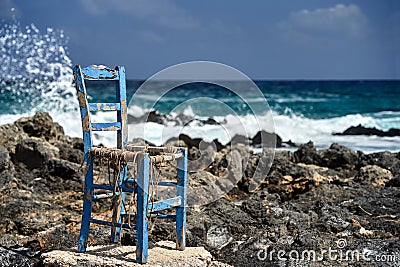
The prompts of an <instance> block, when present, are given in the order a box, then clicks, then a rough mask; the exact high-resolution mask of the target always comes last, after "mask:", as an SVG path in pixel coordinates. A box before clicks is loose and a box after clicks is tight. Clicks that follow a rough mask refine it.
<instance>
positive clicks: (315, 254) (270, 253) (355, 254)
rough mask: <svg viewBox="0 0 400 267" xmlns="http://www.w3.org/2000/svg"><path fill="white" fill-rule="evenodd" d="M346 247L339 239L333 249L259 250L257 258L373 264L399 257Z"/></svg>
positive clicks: (343, 240) (262, 259)
mask: <svg viewBox="0 0 400 267" xmlns="http://www.w3.org/2000/svg"><path fill="white" fill-rule="evenodd" d="M347 246H348V244H347V241H346V240H345V239H339V240H337V241H336V242H335V247H334V248H332V247H328V249H319V250H314V249H305V250H302V251H299V250H295V249H293V250H290V251H286V250H283V249H281V250H275V249H270V248H269V247H268V248H266V249H261V250H259V251H258V252H257V258H258V260H260V261H271V262H274V261H296V262H298V261H303V262H310V261H311V262H315V261H337V262H359V261H369V262H370V261H375V262H398V261H399V260H400V256H399V255H398V254H378V253H374V252H373V251H372V250H369V249H366V248H365V249H363V250H361V251H360V250H358V249H355V250H351V249H346V247H347Z"/></svg>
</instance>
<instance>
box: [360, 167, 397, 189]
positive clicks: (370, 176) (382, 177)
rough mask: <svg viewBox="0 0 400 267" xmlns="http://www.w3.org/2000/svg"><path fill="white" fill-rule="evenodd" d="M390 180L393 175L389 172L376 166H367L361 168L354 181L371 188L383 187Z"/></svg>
mask: <svg viewBox="0 0 400 267" xmlns="http://www.w3.org/2000/svg"><path fill="white" fill-rule="evenodd" d="M392 179H393V174H392V173H391V172H390V171H388V170H386V169H383V168H381V167H379V166H376V165H367V166H364V167H361V169H360V173H359V175H357V176H356V178H355V181H357V182H361V183H362V184H371V185H373V186H385V185H386V184H387V183H388V182H389V181H390V180H392Z"/></svg>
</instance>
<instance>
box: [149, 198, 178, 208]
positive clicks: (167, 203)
mask: <svg viewBox="0 0 400 267" xmlns="http://www.w3.org/2000/svg"><path fill="white" fill-rule="evenodd" d="M181 203H182V198H181V197H180V196H177V197H174V198H169V199H165V200H160V201H157V202H153V203H149V205H148V207H147V209H148V210H149V211H152V212H156V211H160V210H167V209H171V208H175V207H177V206H180V205H181Z"/></svg>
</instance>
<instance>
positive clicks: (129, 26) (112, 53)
mask: <svg viewBox="0 0 400 267" xmlns="http://www.w3.org/2000/svg"><path fill="white" fill-rule="evenodd" d="M12 8H13V9H14V11H13V12H11V9H12ZM13 15H14V16H16V18H17V20H18V21H19V22H20V23H21V24H22V25H30V24H32V23H33V24H34V25H36V27H37V28H39V30H40V31H46V29H47V28H53V29H62V30H63V31H64V33H65V35H66V36H68V38H69V41H68V53H69V57H70V58H71V59H72V62H73V64H80V65H82V66H88V65H92V64H103V65H107V66H110V67H114V66H116V65H123V66H125V68H126V72H127V77H128V78H131V79H146V78H148V77H150V76H151V75H153V74H155V73H156V72H158V71H160V70H162V69H164V68H166V67H169V66H172V65H174V64H178V63H183V62H188V61H194V60H208V61H215V62H220V63H224V64H227V65H229V66H231V67H234V68H236V69H238V70H240V71H242V72H243V73H245V74H246V75H248V76H249V77H250V78H252V79H266V80H286V79H290V80H291V79H296V80H298V79H301V80H309V79H400V1H398V0H353V1H346V0H342V1H334V0H318V1H317V0H296V1H293V0H279V1H276V0H263V1H261V0H259V1H209V0H204V1H173V0H154V1H147V0H119V1H112V0H68V1H64V0H39V1H27V0H25V1H24V0H0V20H1V21H2V22H1V23H5V22H7V21H9V20H10V19H11V18H12V16H13ZM0 37H1V36H0Z"/></svg>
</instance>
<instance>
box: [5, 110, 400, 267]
mask: <svg viewBox="0 0 400 267" xmlns="http://www.w3.org/2000/svg"><path fill="white" fill-rule="evenodd" d="M266 134H268V133H259V135H260V136H261V135H266ZM185 138H186V139H184V138H181V141H179V142H180V144H181V145H183V143H182V142H184V143H185V144H186V145H187V146H188V147H189V148H190V150H189V156H190V159H191V160H194V159H198V158H200V157H201V155H200V152H199V151H200V149H199V147H200V146H201V143H202V142H201V140H194V139H191V138H190V137H185ZM275 138H277V140H279V139H278V136H276V137H275ZM248 141H250V142H254V143H252V144H254V145H257V143H256V141H257V138H256V137H254V138H253V139H252V140H248ZM170 142H173V140H170ZM280 142H281V141H280ZM260 145H262V144H260ZM234 149H237V148H234V147H230V146H227V147H225V146H223V145H221V146H219V147H218V148H217V149H216V150H217V151H218V152H216V154H215V157H214V158H213V159H211V162H210V165H209V166H208V167H207V166H206V167H207V168H205V169H204V171H201V172H199V173H197V174H196V173H191V174H190V177H189V179H190V180H191V181H192V182H191V186H193V185H194V183H195V182H199V183H201V182H207V181H210V180H212V179H214V180H215V179H219V178H221V177H222V176H223V175H224V172H223V171H222V169H223V167H224V166H226V165H227V164H230V163H232V162H233V161H234V159H233V158H229V157H227V156H226V155H228V154H229V153H230V152H231V151H232V150H234ZM241 149H242V150H246V151H245V152H246V155H248V157H249V160H248V164H247V165H246V166H238V168H239V169H241V172H240V173H241V175H242V177H241V178H240V179H239V183H238V184H237V186H235V187H234V188H233V189H232V190H231V191H230V192H229V193H228V194H225V195H224V197H222V198H220V199H218V200H216V201H214V202H212V203H210V204H207V205H205V206H200V207H197V208H190V209H189V210H188V218H187V224H188V232H187V245H188V246H190V247H204V248H205V249H206V250H207V251H209V252H210V253H211V255H212V260H209V259H208V260H205V261H203V262H202V263H199V265H197V266H202V265H203V266H207V265H210V262H211V261H214V262H215V263H214V264H216V262H220V263H221V264H229V265H232V266H338V265H339V266H340V265H345V266H348V265H351V266H400V240H399V237H400V234H399V231H400V188H399V186H400V153H390V152H379V153H373V154H364V153H362V152H360V151H357V152H356V151H352V150H350V149H348V148H346V147H343V146H340V145H338V144H332V145H331V146H330V147H329V148H328V149H323V150H316V149H315V147H314V145H313V143H312V142H309V143H307V144H303V145H300V146H299V147H298V149H297V150H296V151H295V152H290V151H285V150H277V151H276V153H275V159H274V161H273V164H272V167H271V168H270V170H269V173H265V179H264V180H263V182H262V183H261V185H260V186H259V187H258V188H257V189H256V190H254V191H252V192H251V193H250V192H249V184H250V183H251V176H252V174H253V173H254V168H255V165H256V164H258V163H259V162H261V161H262V160H263V155H262V154H255V153H252V152H251V151H248V148H246V147H245V146H243V147H242V148H241ZM240 153H241V152H240ZM82 161H83V142H82V140H81V139H80V138H72V137H69V136H66V135H65V134H64V132H63V129H62V127H61V126H60V125H59V124H57V123H55V122H53V121H52V119H51V117H50V116H49V115H48V114H47V113H37V114H36V115H35V116H33V117H29V118H21V119H19V120H18V121H16V122H15V123H13V124H6V125H1V126H0V199H1V209H0V266H57V265H46V262H48V259H49V258H48V257H49V255H51V252H52V251H55V250H61V251H66V250H71V248H75V247H76V244H77V237H78V234H79V228H80V220H81V211H82V188H83V172H84V168H81V164H82ZM193 162H195V163H196V161H195V160H194V161H193ZM236 165H240V162H239V163H238V164H236ZM192 167H193V168H196V166H192ZM197 167H198V166H197ZM97 171H98V172H101V170H100V169H99V170H97ZM108 208H109V205H107V203H103V204H102V205H98V206H95V207H94V211H95V212H98V213H101V214H106V213H107V212H108V213H109V210H108ZM173 227H174V225H173V223H171V222H167V221H157V222H156V224H155V225H154V228H153V229H152V231H151V236H150V241H151V242H150V247H156V246H157V245H156V244H159V242H161V241H165V240H174V237H173V236H174V230H173V229H174V228H173ZM108 237H109V229H108V228H105V227H100V226H93V227H91V236H90V240H89V241H90V245H92V246H100V245H106V244H108ZM134 240H135V238H134V233H129V232H126V234H125V236H124V239H123V241H122V243H123V245H126V246H134V245H135V241H134ZM329 249H331V252H332V251H333V250H335V252H332V253H331V254H332V255H328V253H327V252H323V250H329ZM305 252H306V254H310V253H314V252H315V258H314V259H313V257H312V255H311V256H310V257H308V258H307V257H303V258H302V255H303V256H304V253H305ZM49 253H50V254H49ZM357 255H358V256H357ZM161 265H162V264H161ZM182 265H183V264H182ZM60 266H61V265H60ZM72 266H73V264H72ZM215 266H217V265H215ZM220 266H223V265H220Z"/></svg>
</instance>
